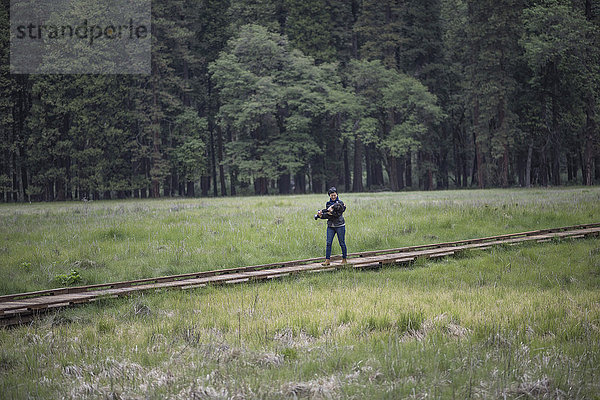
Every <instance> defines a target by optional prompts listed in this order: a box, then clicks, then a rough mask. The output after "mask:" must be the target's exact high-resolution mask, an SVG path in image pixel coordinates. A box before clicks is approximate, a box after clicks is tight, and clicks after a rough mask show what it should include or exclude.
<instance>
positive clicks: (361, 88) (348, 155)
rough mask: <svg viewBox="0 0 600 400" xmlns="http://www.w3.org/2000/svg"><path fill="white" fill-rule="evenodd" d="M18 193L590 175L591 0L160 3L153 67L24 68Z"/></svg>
mask: <svg viewBox="0 0 600 400" xmlns="http://www.w3.org/2000/svg"><path fill="white" fill-rule="evenodd" d="M8 13H9V2H8V1H7V0H2V7H0V31H1V32H0V41H1V42H0V59H1V61H0V135H2V140H1V148H0V153H1V154H2V156H1V161H0V188H1V189H0V190H1V191H2V199H3V201H5V202H10V201H27V200H29V201H33V200H64V199H101V198H115V197H118V198H125V197H141V198H143V197H159V196H198V195H202V196H209V195H210V196H219V195H222V196H225V195H236V194H248V193H255V194H266V193H305V192H309V191H311V192H322V191H323V190H324V189H325V188H326V187H328V186H330V185H336V186H338V187H339V188H341V189H342V190H344V191H363V190H383V189H389V190H401V189H404V188H409V189H425V190H429V189H436V188H437V189H445V188H458V187H480V188H483V187H505V186H517V185H518V186H530V185H561V184H565V183H578V184H585V185H591V184H594V182H596V183H597V182H598V181H600V150H599V149H600V5H599V4H598V3H596V2H593V1H592V0H502V1H493V0H418V1H417V0H345V1H343V0H302V1H299V0H270V1H269V0H264V1H257V0H219V1H216V0H162V1H160V2H158V1H156V2H154V3H153V6H152V23H153V26H152V40H153V47H152V72H151V74H149V75H147V76H146V75H120V76H115V75H11V74H10V73H9V56H10V55H9V14H8Z"/></svg>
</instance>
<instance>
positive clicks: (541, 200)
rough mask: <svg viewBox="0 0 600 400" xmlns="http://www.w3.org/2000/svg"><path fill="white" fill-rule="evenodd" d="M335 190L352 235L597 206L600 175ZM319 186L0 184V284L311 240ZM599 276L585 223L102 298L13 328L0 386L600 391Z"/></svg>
mask: <svg viewBox="0 0 600 400" xmlns="http://www.w3.org/2000/svg"><path fill="white" fill-rule="evenodd" d="M340 197H341V199H342V200H343V201H344V202H346V204H347V206H348V210H347V212H346V214H345V217H346V221H347V234H346V241H347V244H348V249H349V251H350V252H357V251H364V250H375V249H385V248H391V247H399V246H406V245H414V244H423V243H432V242H441V241H448V240H459V239H467V238H474V237H481V236H488V235H495V234H502V233H512V232H519V231H524V230H533V229H542V228H550V227H558V226H564V225H574V224H580V223H590V222H599V221H600V188H560V189H529V190H525V189H510V190H485V191H444V192H427V193H425V192H401V193H377V194H373V193H371V194H366V193H365V194H344V193H341V196H340ZM326 200H327V196H326V195H305V196H283V197H248V198H242V197H240V198H227V199H190V200H187V199H186V200H174V199H163V200H145V201H133V200H129V201H110V202H102V201H98V202H86V203H82V202H77V203H75V202H73V203H52V204H25V205H7V204H2V205H0V238H1V239H0V274H1V276H2V278H3V279H1V280H0V294H8V293H14V292H22V291H30V290H38V289H44V288H52V287H60V286H63V285H65V284H73V283H75V284H92V283H101V282H107V281H116V280H124V279H134V278H143V277H150V276H159V275H167V274H175V273H185V272H192V271H201V270H209V269H215V268H226V267H233V266H244V265H255V264H262V263H268V262H275V261H284V260H293V259H298V258H309V257H318V256H321V255H323V254H324V251H325V227H324V221H314V220H313V218H312V216H313V214H314V213H315V210H317V209H318V208H322V207H323V205H324V203H325V201H326ZM333 252H334V254H339V252H340V249H339V245H338V244H337V242H335V241H334V247H333ZM599 289H600V241H599V240H598V239H597V238H590V239H578V240H562V241H552V242H548V243H543V244H524V245H519V246H512V247H497V248H493V249H490V250H485V251H475V252H469V253H464V254H461V255H459V256H458V257H453V258H446V259H443V260H439V261H429V260H418V261H417V262H415V263H413V264H411V265H410V266H408V267H401V268H394V267H390V268H384V269H382V270H378V271H368V272H367V271H364V272H361V271H349V270H343V271H337V272H332V273H322V274H306V275H300V276H296V277H289V278H284V279H282V280H278V281H273V282H267V283H261V284H242V285H236V286H225V287H208V288H200V289H194V290H189V291H161V292H157V293H151V294H150V293H146V294H144V295H136V296H132V297H129V298H125V299H112V300H103V301H100V302H98V303H97V304H92V305H86V306H81V307H78V308H74V309H68V310H63V311H60V312H58V313H54V314H50V315H47V316H44V317H42V318H40V319H38V320H36V321H34V322H33V323H32V324H30V325H27V326H21V327H16V328H12V329H3V330H0V393H2V398H7V399H11V398H76V399H79V398H123V399H126V398H151V399H162V398H181V399H189V398H196V399H229V398H235V399H246V398H247V399H254V398H260V399H279V398H314V399H320V398H333V399H337V398H344V399H345V398H356V399H362V398H390V399H396V398H414V399H424V398H457V399H463V398H514V399H517V398H581V399H593V398H600V371H599V370H598V368H597V366H598V365H600V290H599Z"/></svg>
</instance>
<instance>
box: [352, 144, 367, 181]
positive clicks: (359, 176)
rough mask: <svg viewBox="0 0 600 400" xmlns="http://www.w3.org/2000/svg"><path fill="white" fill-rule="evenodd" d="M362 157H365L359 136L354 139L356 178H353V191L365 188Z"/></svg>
mask: <svg viewBox="0 0 600 400" xmlns="http://www.w3.org/2000/svg"><path fill="white" fill-rule="evenodd" d="M362 158H363V144H362V141H361V140H360V138H359V137H357V138H356V139H355V140H354V178H353V182H352V183H353V186H352V191H353V192H362V191H363V190H364V188H363V169H362Z"/></svg>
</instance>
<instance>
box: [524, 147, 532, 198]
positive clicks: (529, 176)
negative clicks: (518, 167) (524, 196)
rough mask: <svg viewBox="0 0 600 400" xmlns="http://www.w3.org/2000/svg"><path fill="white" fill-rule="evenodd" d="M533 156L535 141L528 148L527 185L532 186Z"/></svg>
mask: <svg viewBox="0 0 600 400" xmlns="http://www.w3.org/2000/svg"><path fill="white" fill-rule="evenodd" d="M532 156H533V142H531V143H529V147H528V148H527V163H526V164H525V186H526V187H528V188H529V187H531V158H532Z"/></svg>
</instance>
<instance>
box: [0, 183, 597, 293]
mask: <svg viewBox="0 0 600 400" xmlns="http://www.w3.org/2000/svg"><path fill="white" fill-rule="evenodd" d="M341 198H342V200H344V201H345V202H346V204H347V205H348V211H347V212H346V220H347V243H348V246H349V251H351V252H357V251H365V250H376V249H385V248H390V247H399V246H405V245H414V244H422V243H431V242H437V241H446V240H456V239H467V238H475V237H481V236H486V235H492V234H501V233H510V232H518V231H522V230H530V229H540V228H549V227H556V226H563V225H571V224H578V223H586V222H592V221H596V219H597V218H598V217H597V216H598V215H600V190H599V189H597V188H591V189H590V188H585V189H545V190H541V189H535V190H533V189H532V190H514V189H513V190H489V191H450V192H429V193H427V192H407V193H380V194H344V193H342V194H341ZM326 200H327V196H324V195H321V196H317V195H307V196H285V197H248V198H232V199H199V200H170V199H165V200H158V201H153V200H146V201H131V200H130V201H120V202H117V201H115V202H102V201H100V202H86V203H52V204H31V205H7V204H2V205H0V243H1V245H0V255H1V256H2V257H0V274H2V276H4V277H6V279H3V280H2V281H1V282H0V294H7V293H14V292H21V291H29V290H38V289H44V288H49V287H57V286H61V281H60V279H56V277H57V276H59V275H64V274H68V273H69V272H70V270H71V269H76V270H77V272H79V274H80V276H81V278H82V282H81V283H82V284H93V283H101V282H107V281H114V280H124V279H136V278H144V277H151V276H160V275H167V274H175V273H185V272H194V271H202V270H208V269H215V268H223V267H235V266H244V265H253V264H261V263H269V262H277V261H285V260H293V259H299V258H312V257H318V256H323V255H324V247H325V246H324V242H325V228H324V222H323V221H314V220H313V218H312V215H313V214H314V212H315V210H316V209H317V208H321V207H322V206H323V204H324V202H325V201H326ZM334 252H336V253H337V254H339V252H340V250H339V246H338V245H337V242H335V243H334Z"/></svg>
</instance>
